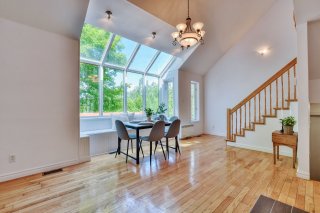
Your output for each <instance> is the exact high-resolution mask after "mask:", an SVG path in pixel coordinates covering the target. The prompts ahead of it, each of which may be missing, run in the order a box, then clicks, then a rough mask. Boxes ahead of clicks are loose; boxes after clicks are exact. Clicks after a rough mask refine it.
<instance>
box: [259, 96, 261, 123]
mask: <svg viewBox="0 0 320 213" xmlns="http://www.w3.org/2000/svg"><path fill="white" fill-rule="evenodd" d="M260 108H261V95H260V92H259V123H260V120H261V109H260Z"/></svg>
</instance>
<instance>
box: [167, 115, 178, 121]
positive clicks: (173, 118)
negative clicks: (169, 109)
mask: <svg viewBox="0 0 320 213" xmlns="http://www.w3.org/2000/svg"><path fill="white" fill-rule="evenodd" d="M177 119H179V118H178V117H177V116H175V115H174V116H171V117H170V118H169V121H170V122H172V121H175V120H177Z"/></svg>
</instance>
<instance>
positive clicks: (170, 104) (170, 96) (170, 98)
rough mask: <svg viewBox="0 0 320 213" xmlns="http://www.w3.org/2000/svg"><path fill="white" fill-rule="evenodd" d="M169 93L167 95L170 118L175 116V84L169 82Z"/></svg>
mask: <svg viewBox="0 0 320 213" xmlns="http://www.w3.org/2000/svg"><path fill="white" fill-rule="evenodd" d="M167 87H168V91H167V92H168V93H167V97H168V101H167V105H168V116H170V117H171V116H174V93H173V82H172V81H170V82H168V85H167Z"/></svg>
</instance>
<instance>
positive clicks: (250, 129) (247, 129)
mask: <svg viewBox="0 0 320 213" xmlns="http://www.w3.org/2000/svg"><path fill="white" fill-rule="evenodd" d="M243 130H246V131H254V129H253V128H243Z"/></svg>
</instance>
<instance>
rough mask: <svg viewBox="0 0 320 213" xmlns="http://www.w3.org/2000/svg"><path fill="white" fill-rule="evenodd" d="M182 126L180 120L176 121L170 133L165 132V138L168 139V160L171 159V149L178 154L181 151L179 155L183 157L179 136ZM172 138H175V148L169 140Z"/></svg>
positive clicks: (169, 130)
mask: <svg viewBox="0 0 320 213" xmlns="http://www.w3.org/2000/svg"><path fill="white" fill-rule="evenodd" d="M180 124H181V121H180V119H176V120H174V121H173V122H172V123H171V125H170V127H169V129H168V131H167V132H165V136H164V137H165V138H166V148H167V153H168V158H169V148H172V149H175V151H176V152H178V151H179V154H180V155H181V152H180V146H179V141H178V135H179V133H180ZM170 138H174V139H175V145H176V146H175V147H171V146H169V139H170Z"/></svg>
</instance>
